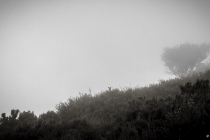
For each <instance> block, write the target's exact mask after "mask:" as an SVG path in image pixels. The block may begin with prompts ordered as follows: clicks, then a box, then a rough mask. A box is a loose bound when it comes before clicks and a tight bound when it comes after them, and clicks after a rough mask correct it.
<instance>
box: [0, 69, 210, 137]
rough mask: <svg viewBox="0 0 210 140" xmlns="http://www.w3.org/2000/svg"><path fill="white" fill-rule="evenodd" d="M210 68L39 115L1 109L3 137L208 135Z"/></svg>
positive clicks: (0, 134) (86, 97)
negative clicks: (191, 74)
mask: <svg viewBox="0 0 210 140" xmlns="http://www.w3.org/2000/svg"><path fill="white" fill-rule="evenodd" d="M209 77H210V71H207V72H206V73H200V74H196V75H193V76H190V77H185V78H179V79H178V78H176V79H171V80H166V81H165V80H160V82H159V84H151V85H149V86H147V87H136V88H133V89H131V88H125V89H121V90H119V89H112V90H111V89H109V90H108V91H104V92H101V93H100V94H97V95H94V96H93V95H91V94H81V95H80V97H77V98H69V99H68V100H67V101H66V102H64V103H59V104H57V105H56V112H54V111H48V112H46V113H43V114H41V115H40V116H39V117H37V116H36V115H35V114H34V113H33V112H30V111H28V112H21V113H18V112H19V110H12V111H11V115H10V116H6V114H5V113H2V117H1V119H0V139H3V140H15V139H21V140H28V139H30V140H31V139H32V140H128V139H129V140H141V139H142V140H169V139H170V140H177V139H208V138H209V135H210V85H209Z"/></svg>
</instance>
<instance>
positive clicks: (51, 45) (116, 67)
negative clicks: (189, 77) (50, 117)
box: [0, 0, 210, 115]
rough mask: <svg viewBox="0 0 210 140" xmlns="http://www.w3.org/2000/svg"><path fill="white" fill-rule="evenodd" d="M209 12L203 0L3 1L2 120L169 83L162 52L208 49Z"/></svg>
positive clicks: (0, 12) (209, 3)
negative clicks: (86, 97) (84, 97)
mask: <svg viewBox="0 0 210 140" xmlns="http://www.w3.org/2000/svg"><path fill="white" fill-rule="evenodd" d="M209 13H210V1H208V0H201V1H197V0H184V1H181V0H178V1H177V0H172V1H167V0H161V1H155V0H151V1H143V0H139V1H136V0H132V1H126V0H122V1H120V0H114V1H101V0H97V1H96V0H89V1H85V0H70V1H67V0H61V1H56V0H51V1H47V0H46V1H41V0H36V1H27V0H22V1H15V0H10V1H0V18H1V22H0V39H1V41H0V68H1V69H0V77H1V78H0V95H1V98H0V102H1V107H0V113H3V112H6V113H7V115H9V114H10V110H11V109H19V110H20V111H28V110H30V111H34V113H35V114H41V113H44V112H47V111H48V110H54V107H55V105H56V104H58V103H59V102H60V101H61V102H64V101H66V100H67V99H68V98H69V97H70V96H72V97H75V96H79V92H80V93H89V89H91V92H92V94H93V95H94V94H95V93H99V92H101V91H104V90H108V87H110V86H111V87H112V88H119V89H120V88H121V87H130V86H131V87H136V86H145V85H148V84H153V83H157V82H158V80H159V79H168V78H173V77H174V76H172V75H168V74H166V73H165V68H164V65H163V62H162V61H161V59H160V56H161V54H162V52H163V48H165V47H174V46H177V45H180V44H183V43H186V42H188V43H195V44H202V43H210V27H209V25H210V16H209Z"/></svg>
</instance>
